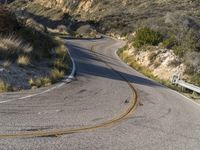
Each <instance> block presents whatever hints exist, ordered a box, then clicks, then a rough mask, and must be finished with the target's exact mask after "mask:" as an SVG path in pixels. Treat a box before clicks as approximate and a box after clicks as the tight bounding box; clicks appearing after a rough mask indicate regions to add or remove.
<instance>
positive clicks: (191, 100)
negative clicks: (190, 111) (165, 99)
mask: <svg viewBox="0 0 200 150" xmlns="http://www.w3.org/2000/svg"><path fill="white" fill-rule="evenodd" d="M117 51H118V49H117V50H115V56H116V57H117V58H118V59H119V60H120V61H121V62H122V63H123V64H124V65H125V66H127V67H129V68H131V69H133V68H132V67H131V66H129V65H128V64H127V63H125V62H124V61H123V60H121V59H120V58H119V55H118V54H117ZM156 83H157V82H156ZM158 84H159V83H158ZM161 85H162V84H161ZM162 86H165V85H162ZM165 87H166V86H165ZM166 88H168V87H166ZM168 89H169V90H171V91H172V92H174V93H176V94H178V95H179V96H182V97H183V98H185V99H187V100H189V101H190V102H192V103H193V104H196V105H197V106H200V104H199V103H197V102H195V101H194V100H193V99H190V98H189V97H187V96H185V95H183V94H181V93H179V92H177V91H175V90H173V89H170V88H168Z"/></svg>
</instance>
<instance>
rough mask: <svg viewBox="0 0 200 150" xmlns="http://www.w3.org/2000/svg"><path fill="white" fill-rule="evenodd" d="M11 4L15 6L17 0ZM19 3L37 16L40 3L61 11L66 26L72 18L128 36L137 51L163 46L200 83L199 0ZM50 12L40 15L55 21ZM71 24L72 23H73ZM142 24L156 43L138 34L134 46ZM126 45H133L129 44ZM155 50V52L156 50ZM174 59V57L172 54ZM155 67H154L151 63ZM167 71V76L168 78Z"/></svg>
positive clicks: (44, 0)
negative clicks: (155, 34) (156, 34)
mask: <svg viewBox="0 0 200 150" xmlns="http://www.w3.org/2000/svg"><path fill="white" fill-rule="evenodd" d="M14 5H15V6H17V3H15V4H13V6H14ZM22 7H24V8H25V10H26V11H28V12H31V13H32V14H36V15H37V16H40V14H39V13H37V12H41V11H39V10H40V8H41V7H45V8H46V9H48V10H49V11H50V10H57V11H59V12H60V11H61V12H63V13H64V14H65V16H67V18H66V17H61V18H60V19H59V21H62V23H63V24H65V25H66V26H68V27H69V26H70V24H71V22H73V21H75V20H76V21H77V20H78V21H79V22H87V23H90V24H91V25H93V26H94V27H96V29H97V30H98V31H100V32H101V33H104V34H108V35H113V36H115V37H123V38H125V39H126V40H128V45H134V48H136V49H137V52H138V51H141V50H142V51H148V49H149V48H148V46H157V47H155V48H150V49H151V50H152V49H159V50H158V52H159V51H160V50H161V51H163V50H162V49H164V51H165V52H166V53H167V54H163V55H174V54H175V55H176V56H177V57H178V60H176V61H175V60H171V61H172V63H173V65H172V66H173V68H180V65H181V66H184V67H183V68H185V69H182V71H181V72H180V74H181V76H182V77H183V78H184V79H185V80H188V82H192V83H195V84H197V85H200V59H199V56H200V32H199V31H200V15H199V14H200V3H199V0H183V1H181V3H180V1H179V0H104V1H100V0H84V1H83V0H76V1H74V0H48V1H47V0H35V1H34V2H32V3H29V4H28V5H27V4H23V6H22ZM33 10H34V11H33ZM57 14H59V13H57ZM52 16H55V14H52V15H51V17H49V16H47V15H46V16H45V17H44V16H43V17H42V18H43V19H46V20H48V22H49V21H50V23H55V20H54V18H52ZM69 18H70V20H69ZM70 27H73V23H72V24H71V26H70ZM141 28H148V29H150V30H152V32H147V33H142V34H143V35H145V36H149V37H152V35H148V34H154V33H153V32H157V33H159V35H161V36H160V39H159V40H157V41H156V43H155V41H151V40H150V41H141V40H147V39H145V38H141V37H140V38H141V39H140V38H139V39H137V40H140V46H139V47H135V43H136V42H138V41H135V40H136V39H135V37H134V36H135V33H136V32H137V31H138V30H139V31H141V30H140V29H141ZM147 31H148V30H147ZM142 34H141V35H142ZM153 38H154V37H153ZM141 43H142V44H141ZM137 45H138V44H137ZM146 46H147V47H146ZM129 48H130V49H132V46H129ZM142 51H141V52H142ZM171 51H172V53H173V54H171ZM155 53H157V52H156V51H155ZM169 53H170V54H169ZM130 54H131V55H135V51H132V52H130ZM149 55H150V54H149ZM128 57H129V56H128ZM164 58H165V57H164ZM164 58H163V57H161V58H159V59H157V60H159V61H160V62H159V63H160V64H162V62H165V60H160V59H164ZM137 59H142V58H140V57H139V58H137ZM165 59H166V58H165ZM174 59H176V58H175V57H174ZM155 60H156V57H155V59H154V60H151V61H153V62H151V63H152V64H153V63H155V62H157V60H156V61H155ZM174 62H175V63H174ZM168 63H169V64H172V63H171V62H168ZM155 66H157V67H159V66H160V65H158V62H157V64H156V65H155ZM161 66H162V65H161ZM169 68H170V67H169ZM154 69H156V68H155V67H153V70H154ZM175 72H176V71H175ZM159 73H160V74H159V75H158V76H160V75H162V74H163V71H162V69H161V70H159ZM172 73H173V72H171V73H170V74H169V75H171V74H172ZM169 75H168V76H167V77H166V79H169V78H170V76H169ZM161 78H162V76H161Z"/></svg>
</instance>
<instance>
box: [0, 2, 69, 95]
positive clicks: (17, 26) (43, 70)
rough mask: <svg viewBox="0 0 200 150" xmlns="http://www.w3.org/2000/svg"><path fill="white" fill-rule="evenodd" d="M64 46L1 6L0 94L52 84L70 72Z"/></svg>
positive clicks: (37, 27) (27, 19)
mask: <svg viewBox="0 0 200 150" xmlns="http://www.w3.org/2000/svg"><path fill="white" fill-rule="evenodd" d="M68 65H69V57H68V54H67V49H66V47H65V46H64V43H63V42H62V41H61V40H60V39H56V38H55V37H53V36H50V35H49V33H48V31H47V28H46V27H45V26H44V25H42V24H39V23H38V22H37V21H35V20H34V19H31V18H20V17H16V15H15V14H14V13H13V11H12V10H10V9H9V8H8V7H5V6H2V5H1V6H0V92H3V91H16V90H22V89H27V88H31V87H41V86H47V85H49V84H52V83H54V82H56V81H58V79H60V78H63V77H64V75H65V73H66V72H67V71H68V69H69V66H68Z"/></svg>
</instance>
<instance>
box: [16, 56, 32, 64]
mask: <svg viewBox="0 0 200 150" xmlns="http://www.w3.org/2000/svg"><path fill="white" fill-rule="evenodd" d="M29 63H30V58H29V57H28V56H19V57H18V59H17V64H18V65H20V66H27V65H28V64H29Z"/></svg>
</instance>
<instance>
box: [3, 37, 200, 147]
mask: <svg viewBox="0 0 200 150" xmlns="http://www.w3.org/2000/svg"><path fill="white" fill-rule="evenodd" d="M66 44H67V46H68V47H69V49H70V53H71V55H72V57H73V58H74V60H75V63H76V69H77V77H76V80H75V81H73V82H72V83H70V84H64V85H63V86H61V87H59V88H56V89H54V90H52V91H49V92H47V93H43V94H40V95H36V96H34V97H30V98H28V97H27V98H25V99H21V100H20V99H19V98H20V97H26V96H29V95H31V94H37V93H41V92H42V91H45V90H48V89H49V88H51V87H47V88H42V89H37V90H32V91H25V92H18V93H13V94H10V93H6V94H2V95H0V149H1V150H4V149H5V150H29V149H34V150H41V149H48V150H67V149H69V150H97V149H99V150H200V107H199V106H198V105H196V104H195V103H193V102H191V101H189V100H188V99H186V98H184V97H183V96H181V95H179V94H177V93H176V92H174V91H172V90H170V89H168V88H166V87H163V86H161V85H159V84H157V83H155V82H154V81H151V80H149V79H147V78H146V77H144V76H143V75H141V74H140V73H138V72H136V71H135V70H133V69H131V68H130V67H128V66H127V65H125V64H124V63H123V62H121V61H120V60H119V58H117V57H116V54H115V51H116V49H118V48H119V47H122V45H123V44H124V43H123V42H121V41H117V40H113V39H110V38H107V37H104V38H103V39H98V40H66ZM126 80H127V81H128V82H129V83H130V84H131V86H134V87H135V88H136V89H137V94H138V95H139V97H138V101H140V105H138V107H137V109H136V110H135V111H134V112H131V115H130V114H128V116H125V117H123V118H121V119H120V120H119V121H118V122H115V123H109V124H108V125H106V126H104V127H103V128H101V127H97V128H94V129H93V130H85V131H84V130H83V131H81V132H68V133H67V134H63V135H60V134H57V135H56V134H55V135H47V136H42V137H32V136H30V137H26V136H20V135H23V134H24V133H30V134H35V133H36V134H38V135H39V134H40V133H45V132H48V131H54V132H56V131H60V130H62V129H81V128H84V127H88V126H89V127H92V126H96V125H98V124H101V123H103V122H109V121H110V120H113V119H114V118H116V117H119V116H120V115H121V114H123V113H124V112H125V111H126V110H127V109H129V107H130V105H132V103H133V101H135V100H136V99H135V98H136V97H135V96H136V95H134V94H135V93H134V92H133V89H131V87H130V85H129V84H128V83H127V82H126ZM5 135H18V136H19V137H18V136H16V137H15V136H13V137H12V136H11V137H9V136H5Z"/></svg>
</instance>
